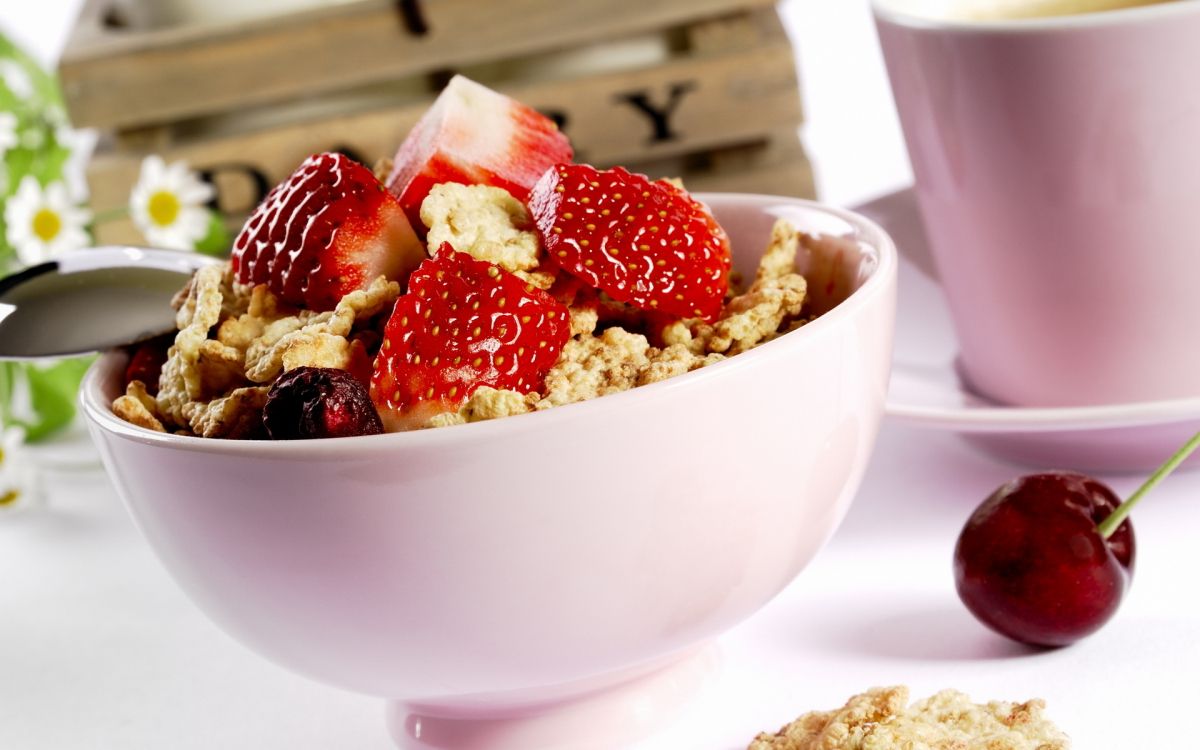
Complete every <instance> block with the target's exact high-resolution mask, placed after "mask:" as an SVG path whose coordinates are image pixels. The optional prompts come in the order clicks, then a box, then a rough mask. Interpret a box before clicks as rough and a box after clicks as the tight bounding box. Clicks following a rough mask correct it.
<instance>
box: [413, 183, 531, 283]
mask: <svg viewBox="0 0 1200 750" xmlns="http://www.w3.org/2000/svg"><path fill="white" fill-rule="evenodd" d="M421 221H423V222H425V226H427V227H429V234H428V235H427V238H428V242H429V247H430V251H431V252H433V253H436V252H437V248H440V247H441V246H442V243H443V242H449V243H450V245H451V247H453V248H454V249H455V250H457V251H458V252H460V253H467V254H469V255H472V256H474V257H475V258H478V259H479V260H485V261H487V262H488V263H495V264H496V265H498V266H500V267H501V268H503V269H504V270H505V271H510V272H514V273H515V272H517V271H525V272H528V271H533V270H534V269H536V268H537V267H538V266H539V265H541V257H540V256H541V245H540V243H539V241H538V236H537V233H536V232H533V231H531V229H532V226H533V224H532V222H531V221H530V218H529V212H528V211H527V210H526V209H525V204H523V203H521V201H519V200H517V199H516V198H514V197H512V195H510V194H509V192H508V191H507V190H505V189H503V188H498V187H493V186H491V185H460V184H458V183H457V182H444V183H441V184H439V185H434V186H433V189H432V190H430V191H429V195H427V196H426V197H425V200H424V202H422V203H421ZM526 280H527V281H529V283H533V282H532V280H530V279H526ZM552 281H553V279H551V282H552ZM535 286H537V284H535ZM541 288H545V287H541Z"/></svg>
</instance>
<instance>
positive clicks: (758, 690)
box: [0, 0, 1200, 750]
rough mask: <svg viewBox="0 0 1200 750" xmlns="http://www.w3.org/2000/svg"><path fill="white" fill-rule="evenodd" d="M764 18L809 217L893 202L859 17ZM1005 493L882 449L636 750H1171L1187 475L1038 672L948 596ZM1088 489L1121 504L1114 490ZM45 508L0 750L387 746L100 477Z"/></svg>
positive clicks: (43, 27) (1176, 722) (40, 35)
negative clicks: (893, 717)
mask: <svg viewBox="0 0 1200 750" xmlns="http://www.w3.org/2000/svg"><path fill="white" fill-rule="evenodd" d="M75 5H76V3H75V2H73V1H71V2H67V1H62V2H54V1H53V0H24V2H4V3H3V4H0V25H3V26H4V27H5V29H6V30H7V31H8V32H9V33H11V34H12V35H13V36H15V37H16V38H17V39H19V40H21V41H23V42H25V43H26V44H27V45H28V46H29V48H30V49H31V50H32V51H34V52H35V54H37V55H39V56H40V57H42V58H43V59H47V60H48V59H52V58H53V57H54V56H55V55H56V54H57V50H58V49H59V48H60V46H61V44H62V40H63V38H64V34H65V29H66V26H67V24H68V23H69V19H70V17H71V16H72V13H73V10H74V6H75ZM784 9H785V14H786V17H787V20H788V24H789V27H790V28H791V30H792V31H793V32H794V37H795V39H796V41H797V45H798V52H799V57H800V65H801V72H802V79H803V88H804V98H805V103H806V110H807V113H808V117H809V122H808V124H806V126H805V128H804V131H803V132H804V137H805V141H806V144H807V147H808V149H809V153H810V154H811V156H812V159H813V161H814V163H815V166H816V169H817V178H818V185H819V189H820V192H821V195H822V196H823V197H824V198H825V199H826V200H828V201H830V202H833V203H839V204H844V205H852V204H854V203H857V202H859V201H861V200H863V199H865V198H868V197H872V196H875V195H877V194H880V193H882V192H886V191H888V190H890V189H892V188H895V187H897V186H900V185H903V184H905V183H906V182H907V181H908V180H909V171H908V164H907V160H906V159H905V156H904V151H903V144H902V141H901V139H900V136H899V133H898V129H897V125H896V120H895V115H894V112H893V110H892V104H891V99H890V96H889V94H888V91H887V84H886V79H885V76H884V73H883V70H882V66H881V62H880V59H879V51H878V47H877V44H876V41H875V37H874V30H873V28H872V26H871V23H870V17H869V13H868V10H867V6H866V2H865V0H799V1H797V2H789V3H786V4H785V5H784ZM911 281H912V280H911V278H909V280H908V281H904V282H902V290H901V291H902V299H901V305H902V307H903V306H904V305H905V304H906V303H905V299H906V297H905V296H904V295H905V293H906V290H907V293H908V294H910V295H911V294H912V293H913V292H912V290H914V289H924V288H923V287H919V286H914V285H913V284H912V283H911ZM926 293H928V290H927V289H926ZM907 299H908V300H909V303H911V302H912V298H911V296H910V297H908V298H907ZM933 323H934V324H932V325H931V327H930V328H929V329H928V330H929V331H935V330H936V331H942V332H944V330H945V325H944V321H934V322H933ZM922 330H924V329H920V330H916V331H912V330H909V331H907V332H905V334H904V335H905V336H907V337H908V338H909V339H911V338H912V337H913V336H916V337H918V338H919V337H920V336H921V334H922ZM929 335H930V336H932V335H934V334H933V333H930V334H929ZM1016 473H1019V470H1018V469H1015V468H1013V467H1009V466H1004V465H1001V464H999V463H996V462H994V461H992V460H991V459H989V458H987V457H984V456H982V455H980V454H978V453H976V452H974V451H973V450H971V449H970V448H968V447H967V446H966V445H965V444H964V443H962V442H961V441H960V440H959V439H958V438H956V437H954V436H951V435H947V434H943V433H937V432H921V431H915V430H911V429H906V428H903V427H900V426H897V425H892V424H888V425H885V428H884V431H883V434H882V435H881V437H880V441H879V444H878V447H877V449H876V453H875V457H874V460H873V463H872V466H871V468H870V471H869V472H868V475H867V478H866V480H865V483H864V485H863V488H862V490H861V492H860V493H859V496H858V498H857V500H856V502H855V505H854V507H853V508H852V509H851V512H850V515H849V517H848V518H847V520H846V522H845V524H844V525H843V527H842V528H841V530H840V531H839V532H838V534H837V535H836V536H835V538H834V539H833V541H832V542H831V543H830V545H829V547H828V548H827V549H826V550H825V551H824V552H823V553H822V554H821V555H820V556H819V557H818V559H817V560H816V562H815V563H814V564H813V565H812V566H811V567H810V568H809V569H808V570H806V571H805V572H804V573H803V574H802V575H801V576H800V578H799V579H797V581H796V582H795V583H794V584H793V585H792V586H791V587H789V588H788V589H787V590H786V591H785V592H784V593H783V594H782V595H781V596H780V597H779V598H778V599H777V600H775V601H774V602H773V603H772V604H770V605H769V606H768V607H767V608H766V609H764V610H763V611H762V612H760V613H759V614H757V615H756V616H755V617H753V618H752V619H750V620H749V621H747V622H746V623H745V624H743V625H742V626H740V627H738V628H737V629H735V630H734V631H732V632H730V633H729V634H728V635H727V636H725V637H724V638H722V639H721V641H720V654H721V668H720V670H719V672H718V673H717V674H716V675H715V677H714V678H713V679H712V680H711V681H710V682H709V683H708V687H707V689H706V690H705V692H703V693H702V694H701V695H700V696H698V697H697V699H696V700H694V701H693V702H692V703H691V705H690V707H689V708H688V709H687V711H686V713H685V714H684V715H683V716H682V717H681V718H679V719H678V720H677V721H675V722H674V723H672V724H671V725H669V726H668V727H667V728H666V729H665V730H664V731H662V732H661V733H659V734H658V735H656V736H654V737H653V738H652V739H650V740H648V741H647V742H646V743H644V744H643V745H640V746H639V748H640V749H641V750H733V749H734V748H739V747H745V745H746V743H747V742H748V741H749V740H750V739H751V737H753V735H754V734H755V733H756V732H757V731H759V730H762V729H770V730H774V729H775V728H776V727H778V726H779V725H780V724H782V723H784V722H785V721H788V720H790V719H791V718H793V717H794V716H795V715H797V714H799V713H801V712H802V711H805V710H809V709H812V708H822V707H833V706H835V705H840V704H841V702H842V701H843V700H844V699H845V698H846V697H848V696H849V695H851V694H853V693H855V692H859V691H861V690H863V689H865V688H867V687H869V686H872V685H882V684H896V683H904V684H908V685H911V686H912V687H913V689H914V692H916V693H918V694H922V695H925V694H929V693H932V692H934V691H936V690H939V689H942V688H946V687H956V688H959V689H963V690H966V691H968V692H970V693H971V694H972V695H973V696H974V697H975V698H977V699H979V700H985V699H993V698H996V699H1000V698H1003V699H1025V698H1029V697H1033V696H1041V697H1044V698H1046V699H1047V701H1048V702H1049V706H1050V713H1051V715H1052V716H1053V717H1054V718H1055V719H1056V720H1057V721H1058V723H1059V724H1060V725H1061V726H1062V727H1063V728H1064V729H1066V730H1067V731H1068V732H1070V733H1071V734H1072V735H1073V736H1074V737H1075V739H1076V742H1077V745H1076V746H1077V747H1078V748H1079V749H1080V750H1106V749H1107V748H1112V749H1113V750H1116V749H1117V748H1128V749H1130V750H1133V749H1135V748H1136V749H1140V748H1160V747H1162V748H1167V747H1170V748H1182V747H1185V746H1186V745H1187V743H1188V742H1190V741H1191V740H1189V739H1188V738H1189V737H1192V736H1194V734H1195V730H1194V728H1190V727H1191V725H1190V722H1191V721H1192V720H1193V716H1192V713H1191V712H1193V711H1194V705H1195V699H1196V698H1197V697H1200V688H1197V687H1196V683H1195V675H1196V674H1197V673H1200V646H1198V645H1197V636H1198V635H1200V608H1198V607H1197V604H1196V603H1195V602H1196V594H1195V591H1196V579H1197V573H1200V563H1198V561H1197V558H1196V555H1195V546H1196V545H1195V542H1194V539H1195V531H1194V530H1195V529H1198V528H1200V504H1198V503H1197V502H1196V498H1197V497H1200V473H1197V472H1190V473H1187V474H1181V475H1177V476H1175V477H1173V478H1172V479H1170V480H1169V481H1168V482H1167V483H1165V484H1164V485H1163V486H1162V487H1161V488H1160V489H1159V490H1158V491H1157V492H1156V494H1155V496H1153V497H1151V498H1150V499H1149V500H1147V502H1146V503H1145V504H1144V505H1143V506H1142V507H1141V508H1139V510H1138V512H1137V514H1136V516H1135V518H1136V527H1137V531H1138V535H1139V542H1140V545H1141V546H1140V552H1139V561H1138V571H1137V581H1136V584H1135V586H1134V588H1133V590H1132V593H1131V595H1130V597H1129V598H1128V600H1127V602H1126V604H1125V607H1124V608H1123V610H1122V611H1121V612H1120V613H1119V614H1118V616H1117V618H1116V619H1115V620H1114V621H1113V622H1112V623H1110V625H1109V626H1108V627H1106V628H1105V629H1104V630H1103V631H1101V632H1100V633H1099V634H1097V635H1096V636H1094V637H1092V638H1091V639H1089V640H1087V641H1084V642H1082V643H1080V644H1078V645H1076V646H1074V647H1072V648H1068V649H1064V650H1060V651H1052V652H1033V651H1029V650H1027V649H1024V648H1022V647H1018V646H1016V645H1013V644H1010V643H1008V642H1007V641H1004V640H1002V639H1000V638H999V637H997V636H994V635H992V634H990V633H989V632H988V631H986V630H984V629H983V628H982V627H981V626H979V625H978V624H976V623H975V622H974V620H972V619H971V617H970V616H969V615H968V614H967V613H966V612H965V610H964V609H963V608H962V606H961V605H960V604H959V602H958V600H957V598H956V596H955V594H954V590H953V583H952V580H951V570H950V556H951V550H952V548H953V544H954V539H955V536H956V534H957V532H958V530H959V528H960V527H961V525H962V523H963V521H964V520H965V518H966V516H967V514H968V513H969V512H970V510H971V509H972V508H973V507H974V506H975V505H976V504H977V503H978V502H980V501H981V500H982V499H983V498H984V497H985V496H986V495H987V494H988V493H989V492H990V491H991V490H992V489H993V488H994V487H995V486H997V485H999V484H1000V483H1002V482H1003V481H1005V480H1007V479H1008V478H1010V477H1012V476H1014V475H1015V474H1016ZM782 479H783V480H786V478H782ZM1111 483H1112V485H1113V486H1114V488H1115V489H1116V490H1117V491H1118V492H1119V493H1122V494H1124V493H1128V492H1129V491H1130V490H1132V488H1133V487H1134V486H1136V484H1137V480H1136V479H1135V478H1132V477H1114V478H1111ZM49 489H50V505H49V506H48V508H47V509H46V510H45V511H42V512H37V513H27V514H24V515H22V516H14V517H10V518H3V517H0V748H2V749H3V750H59V749H60V748H61V749H63V750H74V749H76V748H119V749H121V750H142V749H144V750H160V749H162V748H170V749H171V750H217V749H220V750H234V749H245V750H275V749H278V750H285V749H286V750H307V749H312V750H328V749H329V748H352V749H359V748H362V749H365V750H386V748H389V747H390V746H391V745H390V742H389V740H388V738H387V736H386V733H385V731H384V728H383V723H382V711H381V707H380V703H379V701H377V700H375V699H372V698H367V697H362V696H357V695H352V694H348V693H344V692H340V691H338V690H335V689H332V688H327V687H325V686H323V685H320V684H316V683H312V682H309V681H307V680H305V679H303V678H299V677H296V676H293V675H291V674H289V673H287V672H285V671H283V670H281V669H279V668H277V667H275V666H273V665H271V664H268V663H266V662H265V661H263V660H261V659H259V658H258V657H257V656H255V655H254V654H252V653H250V652H248V651H247V650H245V649H244V648H242V647H241V646H240V645H238V644H236V643H234V642H233V641H232V640H230V639H229V638H227V637H226V636H224V635H223V634H222V633H220V632H219V631H218V630H217V629H216V628H215V627H214V626H212V625H211V624H210V623H209V622H208V621H207V620H206V619H205V618H204V617H203V616H202V615H201V614H200V613H199V612H198V611H197V610H196V609H195V608H194V607H192V605H191V604H190V603H189V602H188V601H187V600H186V599H185V598H184V597H183V595H182V594H181V593H180V592H179V590H178V589H177V588H176V587H175V586H174V585H173V584H172V582H171V581H170V580H169V579H168V578H167V577H166V575H165V573H164V572H163V571H162V569H161V568H160V566H159V565H158V563H157V562H156V560H155V559H154V558H153V556H152V555H151V554H150V552H149V550H148V548H147V547H146V546H145V544H144V543H143V542H142V541H141V539H140V538H139V537H138V535H137V533H136V532H135V530H134V529H133V527H132V525H131V524H130V523H129V521H128V519H127V518H126V516H125V515H124V513H123V511H122V510H121V508H120V505H119V501H118V500H117V498H116V496H115V494H114V493H113V491H112V490H111V489H110V487H109V485H108V482H107V480H106V479H105V478H104V477H103V475H102V474H99V473H96V472H82V473H79V472H77V473H70V474H62V475H58V476H56V477H55V478H54V479H53V481H52V482H51V485H50V487H49Z"/></svg>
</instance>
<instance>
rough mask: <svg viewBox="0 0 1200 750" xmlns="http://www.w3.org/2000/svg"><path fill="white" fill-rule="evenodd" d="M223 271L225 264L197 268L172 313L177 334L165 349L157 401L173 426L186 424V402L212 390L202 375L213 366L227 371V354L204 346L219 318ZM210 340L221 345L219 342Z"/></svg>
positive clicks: (159, 407)
mask: <svg viewBox="0 0 1200 750" xmlns="http://www.w3.org/2000/svg"><path fill="white" fill-rule="evenodd" d="M226 271H227V268H226V267H225V266H219V265H216V266H205V267H204V268H201V269H200V270H198V271H196V273H195V274H194V275H193V276H192V279H191V281H190V282H189V283H188V285H187V287H185V290H186V292H187V294H186V296H185V297H184V299H183V301H182V302H181V303H180V306H179V309H178V310H177V311H176V313H175V323H176V325H177V326H178V328H179V333H177V334H176V335H175V343H174V344H173V345H172V346H171V348H170V349H169V350H168V351H167V361H166V362H165V363H164V364H163V368H162V375H161V376H160V377H159V385H158V397H157V403H158V411H159V413H160V414H161V415H162V416H163V417H165V418H166V419H167V420H168V421H170V422H173V423H174V424H176V425H182V424H186V420H185V419H184V417H183V412H182V410H183V406H184V405H185V404H187V403H188V402H189V401H196V400H199V399H200V398H201V397H202V395H203V394H204V393H205V391H206V390H210V391H211V390H214V389H213V388H211V387H210V388H207V389H206V385H205V379H204V378H205V375H209V374H211V373H213V371H214V370H216V369H219V370H220V371H221V372H222V373H227V372H228V368H227V367H226V359H227V356H226V355H227V353H226V352H223V351H220V350H214V349H213V347H212V346H207V344H208V343H209V339H208V331H209V329H210V328H212V327H213V326H214V325H216V324H217V321H218V320H220V317H221V310H222V307H221V304H222V299H223V298H224V292H223V288H225V287H226V285H225V283H224V281H225V276H226ZM211 343H213V344H217V345H218V346H221V347H223V346H224V345H223V344H220V342H211ZM202 356H203V357H204V362H205V364H204V365H201V357H202Z"/></svg>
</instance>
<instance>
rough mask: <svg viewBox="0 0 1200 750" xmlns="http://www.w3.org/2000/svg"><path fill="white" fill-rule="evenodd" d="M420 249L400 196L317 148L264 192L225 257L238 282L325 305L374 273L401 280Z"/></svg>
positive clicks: (305, 303)
mask: <svg viewBox="0 0 1200 750" xmlns="http://www.w3.org/2000/svg"><path fill="white" fill-rule="evenodd" d="M424 257H425V249H424V247H423V246H422V244H421V241H420V240H419V239H417V236H416V234H414V233H413V230H412V226H411V225H410V224H409V222H408V218H407V217H406V216H405V215H404V211H403V210H402V209H401V208H400V204H399V203H397V202H396V199H395V198H394V197H393V196H392V195H391V194H390V193H389V192H388V191H387V190H386V189H385V188H384V187H383V185H382V184H381V183H380V182H379V180H377V179H375V175H373V174H371V170H369V169H367V168H366V167H364V166H363V165H361V164H359V163H358V162H356V161H354V160H353V159H350V158H349V157H347V156H344V155H342V154H334V153H325V154H316V155H314V156H310V157H308V158H307V159H305V160H304V163H303V164H301V165H300V168H299V169H297V170H296V171H295V172H293V173H292V176H291V177H289V178H288V179H287V180H285V181H284V182H282V183H280V184H279V185H277V186H276V187H275V188H274V189H273V190H271V192H270V193H268V194H267V197H266V198H265V199H264V200H263V202H262V203H260V204H259V206H258V208H256V209H255V210H254V213H253V214H251V215H250V218H249V219H248V220H247V221H246V225H245V227H243V228H242V231H241V233H240V234H239V235H238V237H237V240H235V241H234V244H233V256H232V264H233V271H234V273H235V274H236V276H237V280H238V281H240V282H241V283H243V284H266V285H267V286H268V288H270V290H271V291H272V292H274V293H275V294H276V295H278V296H279V297H280V298H281V299H283V300H284V301H285V302H288V303H290V304H292V305H296V306H297V307H306V308H309V309H311V310H332V309H333V308H334V307H335V306H337V303H338V300H340V299H341V298H342V297H344V296H345V295H346V294H348V293H350V292H353V291H356V290H358V289H363V288H365V287H367V286H368V285H369V284H370V283H371V282H372V281H374V280H375V279H377V278H378V277H380V276H386V277H388V278H389V279H391V280H393V281H401V282H402V281H403V280H404V277H405V276H407V274H408V272H409V271H411V270H412V269H413V268H415V267H416V265H417V264H418V263H420V262H421V260H423V259H424Z"/></svg>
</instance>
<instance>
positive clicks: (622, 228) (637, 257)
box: [529, 164, 731, 321]
mask: <svg viewBox="0 0 1200 750" xmlns="http://www.w3.org/2000/svg"><path fill="white" fill-rule="evenodd" d="M529 213H530V215H531V216H532V217H533V220H534V222H535V223H536V224H537V228H538V233H539V234H540V235H541V237H542V242H543V243H544V244H545V246H546V251H547V255H548V257H549V258H550V260H551V261H553V262H554V263H556V264H558V266H559V267H561V268H562V269H563V270H564V271H567V272H568V273H570V274H572V275H574V276H577V277H579V278H581V279H583V280H584V281H585V282H587V283H588V284H591V285H592V286H594V287H596V288H597V289H600V290H602V291H604V292H607V293H608V296H610V297H612V298H613V299H615V300H617V301H618V302H628V303H629V304H631V305H634V306H635V307H638V308H641V309H643V310H653V311H657V312H661V313H667V314H670V315H674V316H678V317H681V318H702V319H704V320H707V321H712V320H714V319H715V318H716V317H717V315H719V314H720V312H721V303H722V300H723V299H724V297H725V289H726V287H727V285H728V277H729V268H730V263H731V261H730V256H729V239H728V237H726V236H725V231H724V230H723V229H721V226H720V225H719V224H717V221H716V219H714V218H713V216H712V214H711V213H709V211H708V208H706V207H705V206H704V204H702V203H700V202H699V201H697V200H695V199H694V198H692V197H691V196H690V195H688V193H687V192H686V191H684V190H682V189H680V188H677V187H675V186H674V185H672V184H671V183H669V182H665V181H663V180H656V181H654V182H651V181H650V180H649V179H648V178H647V177H646V176H645V175H640V174H632V173H630V172H627V171H626V170H624V169H622V168H621V167H616V168H614V169H609V170H603V171H601V170H598V169H596V168H595V167H591V166H588V165H587V164H558V165H556V166H554V167H553V168H552V169H549V170H547V172H546V173H545V174H544V175H543V176H542V178H541V179H540V180H539V181H538V183H537V185H536V186H534V188H533V192H532V193H531V194H530V197H529Z"/></svg>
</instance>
